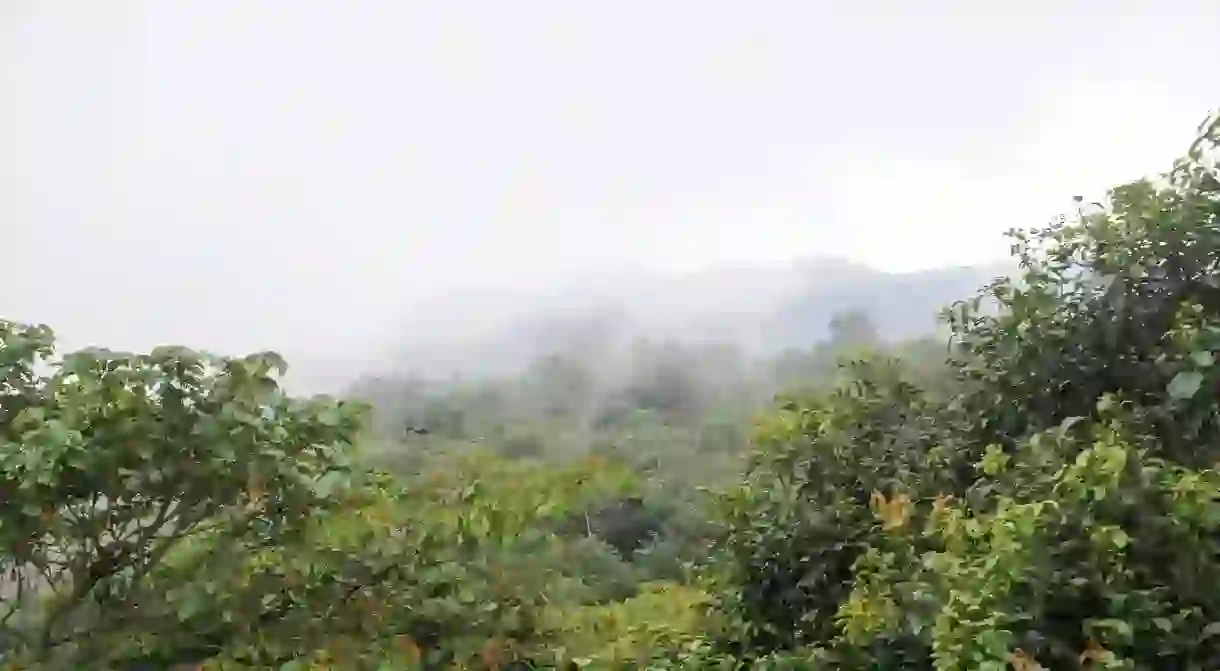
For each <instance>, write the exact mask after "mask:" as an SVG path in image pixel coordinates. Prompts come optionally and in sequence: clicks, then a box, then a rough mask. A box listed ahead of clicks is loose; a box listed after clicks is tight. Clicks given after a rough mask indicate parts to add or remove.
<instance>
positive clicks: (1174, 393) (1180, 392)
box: [1165, 370, 1203, 401]
mask: <svg viewBox="0 0 1220 671" xmlns="http://www.w3.org/2000/svg"><path fill="white" fill-rule="evenodd" d="M1202 385H1203V373H1200V372H1198V371H1193V370H1184V371H1182V372H1181V373H1178V374H1177V375H1175V376H1174V378H1173V380H1171V381H1170V382H1169V386H1167V387H1166V388H1165V391H1166V392H1167V393H1168V394H1169V397H1170V398H1173V399H1176V400H1179V401H1181V400H1185V399H1188V398H1190V397H1192V396H1194V395H1195V393H1197V392H1198V391H1199V387H1201V386H1202Z"/></svg>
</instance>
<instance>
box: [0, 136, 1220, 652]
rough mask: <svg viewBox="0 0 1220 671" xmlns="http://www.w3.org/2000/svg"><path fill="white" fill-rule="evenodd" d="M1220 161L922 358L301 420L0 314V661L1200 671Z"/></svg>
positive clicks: (1033, 272) (831, 361)
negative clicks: (60, 347)
mask: <svg viewBox="0 0 1220 671" xmlns="http://www.w3.org/2000/svg"><path fill="white" fill-rule="evenodd" d="M1218 144H1220V120H1218V119H1217V118H1215V117H1213V118H1212V119H1210V120H1209V122H1208V123H1205V124H1204V125H1203V126H1202V127H1201V128H1200V134H1199V138H1198V140H1197V141H1196V142H1195V143H1194V144H1193V145H1192V146H1191V147H1190V148H1189V152H1188V154H1187V156H1185V157H1184V158H1182V159H1181V160H1180V161H1178V162H1177V163H1176V164H1175V165H1174V166H1173V167H1172V169H1171V170H1169V171H1168V172H1166V173H1165V174H1163V175H1162V176H1160V177H1158V178H1157V179H1149V180H1141V181H1137V182H1133V183H1129V184H1124V185H1121V186H1118V187H1116V188H1114V189H1112V190H1111V192H1110V193H1109V195H1108V198H1107V200H1106V202H1104V203H1098V204H1086V203H1083V202H1081V203H1079V206H1080V209H1079V216H1078V217H1070V218H1068V219H1067V220H1066V221H1062V222H1059V223H1055V224H1053V225H1050V226H1046V227H1042V228H1036V229H1027V230H1022V231H1014V232H1013V233H1012V234H1011V235H1012V239H1013V254H1014V256H1015V258H1016V260H1018V261H1019V262H1020V264H1021V265H1020V272H1019V274H1018V275H1017V276H1016V277H1013V278H998V279H997V280H996V281H995V282H993V283H992V284H990V285H988V286H986V287H982V288H981V289H980V291H979V293H978V294H977V295H976V296H974V297H963V298H964V300H963V301H961V302H959V303H957V304H955V305H953V306H949V307H947V309H946V311H945V313H944V321H945V329H946V334H947V335H946V336H945V337H943V338H939V337H929V338H928V339H925V340H920V341H914V342H890V341H888V340H887V339H886V338H885V337H884V334H879V333H877V332H876V329H875V328H873V327H872V326H871V325H870V323H869V318H868V315H867V314H863V313H859V312H852V313H844V314H842V315H840V316H839V317H837V318H836V319H835V321H834V323H832V325H831V329H830V332H831V334H832V335H831V337H830V338H829V339H828V340H827V341H826V342H822V343H818V344H816V346H813V345H814V344H813V343H811V347H810V349H809V350H808V351H799V352H798V351H791V352H786V353H783V354H781V355H779V356H776V357H770V358H760V357H755V356H747V355H745V354H742V353H740V352H738V351H736V350H734V349H733V348H728V347H718V346H710V345H708V346H696V345H691V344H682V343H676V342H639V343H635V344H634V345H632V346H631V347H629V348H627V349H626V350H624V351H620V352H616V353H606V352H602V353H591V354H588V355H587V356H585V357H583V358H582V357H579V356H573V355H564V356H561V355H556V356H552V357H548V358H544V359H542V360H539V361H538V362H536V364H535V365H533V366H531V367H529V368H528V369H526V370H524V371H522V372H521V373H520V374H519V375H515V376H504V377H501V378H494V379H490V378H488V379H477V380H449V381H443V382H438V381H434V380H424V379H417V378H411V377H409V376H407V377H395V376H386V377H382V378H377V379H366V380H364V381H362V382H361V383H360V384H358V385H356V386H355V387H354V388H353V389H352V391H351V393H350V394H349V395H348V397H346V398H344V399H333V398H327V397H317V398H312V399H297V398H292V397H289V396H287V395H286V394H284V393H283V392H282V391H281V390H280V387H279V386H278V384H277V382H276V379H277V376H278V374H280V373H281V372H282V370H283V368H284V366H285V364H284V362H283V361H282V360H280V359H279V358H278V357H277V356H276V355H274V354H271V353H261V354H255V355H251V356H247V357H241V358H226V357H219V356H214V355H211V354H207V353H203V352H197V351H193V350H190V349H186V348H177V347H165V348H159V349H156V350H154V351H152V352H151V353H147V354H125V353H119V352H112V351H105V350H86V351H80V352H74V353H68V354H65V355H59V354H57V353H56V351H55V338H54V334H53V333H52V331H51V330H50V329H48V328H47V327H44V326H30V325H25V324H21V323H17V322H9V321H0V553H2V555H0V561H2V562H3V565H2V566H0V598H2V599H3V605H2V607H0V650H2V652H0V655H2V656H0V667H2V668H5V669H13V670H16V669H85V668H89V669H101V668H109V669H131V670H135V669H171V668H182V669H187V668H189V669H209V670H212V669H279V670H281V671H291V670H294V669H299V670H304V669H356V670H359V669H368V670H370V671H375V670H382V669H488V670H490V669H502V670H507V669H530V668H540V669H573V668H588V669H758V670H763V669H810V670H812V669H861V670H864V669H935V670H937V671H956V670H966V669H984V670H986V669H996V670H998V669H1006V668H1013V669H1016V671H1034V670H1037V669H1076V668H1092V669H1166V670H1175V671H1177V670H1187V669H1200V670H1202V669H1216V668H1220V589H1217V586H1220V470H1218V468H1220V402H1218V400H1220V397H1218V393H1217V392H1218V391H1220V365H1218V364H1217V357H1220V181H1218V177H1220V173H1218V171H1217V162H1216V161H1217V147H1218ZM979 215H980V216H985V215H986V213H979Z"/></svg>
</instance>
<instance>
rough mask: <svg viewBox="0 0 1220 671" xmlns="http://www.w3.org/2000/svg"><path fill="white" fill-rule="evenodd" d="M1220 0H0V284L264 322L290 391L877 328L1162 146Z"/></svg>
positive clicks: (136, 344)
mask: <svg viewBox="0 0 1220 671" xmlns="http://www.w3.org/2000/svg"><path fill="white" fill-rule="evenodd" d="M1218 25H1220V6H1217V5H1216V3H1213V2H1208V1H1206V0H1197V1H1193V2H1192V1H1187V0H1183V1H1182V2H1176V3H1169V4H1149V3H1110V2H1106V3H1103V2H1101V1H1100V0H1097V1H1089V2H1076V3H1058V2H1055V3H1052V2H1029V3H1022V4H1021V5H1020V7H1019V8H1017V7H1016V6H1012V7H1008V8H1005V9H1003V10H1001V9H998V8H996V7H991V6H989V7H986V8H984V7H982V6H981V5H978V4H970V3H959V2H942V1H937V2H925V3H920V4H919V5H918V7H915V6H912V5H908V4H903V3H897V2H860V3H853V4H851V5H850V7H848V6H846V5H839V4H818V3H802V2H774V3H767V4H766V5H765V6H761V5H749V6H747V5H745V4H740V3H708V2H688V1H675V2H670V3H665V4H664V5H658V4H656V3H649V4H643V3H632V2H627V3H622V2H619V3H597V4H592V5H591V4H587V3H586V4H580V5H575V4H572V3H560V2H535V3H528V4H526V5H521V4H514V5H511V6H510V5H506V4H503V3H493V2H471V3H463V4H461V5H453V4H443V3H374V2H351V1H343V2H340V1H338V0H313V1H307V2H297V3H293V4H291V5H286V4H283V3H273V2H262V1H251V0H243V1H238V0H207V1H202V0H201V1H194V2H190V1H185V2H175V3H165V2H151V1H148V2H139V1H135V0H128V1H123V0H116V1H113V2H107V3H97V2H91V1H89V0H56V1H46V0H10V1H9V2H5V3H4V4H3V7H0V91H3V92H4V101H3V104H0V208H3V209H2V210H0V227H2V228H0V234H2V236H3V243H4V244H3V247H2V249H3V253H4V261H3V263H4V268H5V270H6V281H5V282H4V283H3V284H2V285H0V316H3V317H5V318H8V319H15V320H18V321H23V322H35V323H38V322H45V323H47V324H50V325H51V326H53V327H54V328H56V330H57V331H58V332H59V334H60V335H61V340H62V343H63V345H64V346H65V347H67V348H76V347H82V346H85V345H102V346H107V347H112V348H116V349H136V350H139V349H147V348H149V347H151V346H153V345H156V344H159V343H182V344H189V345H192V346H196V347H200V348H207V349H212V350H216V351H220V352H223V353H240V352H245V351H250V350H256V349H274V350H277V351H280V352H281V353H283V354H284V355H285V356H286V357H287V358H288V360H289V362H290V364H291V365H292V374H291V376H290V383H291V385H292V386H293V387H294V388H296V389H300V390H303V391H336V390H339V389H342V388H344V387H345V386H347V385H349V384H350V383H351V382H352V381H353V380H355V379H356V378H358V377H359V376H360V375H363V374H366V373H368V372H370V371H373V372H376V371H383V370H384V371H422V372H427V373H429V374H432V375H438V376H443V375H448V374H451V373H454V372H463V373H465V374H483V373H491V372H496V371H505V370H511V369H515V368H520V367H521V366H523V365H528V362H530V361H532V360H534V359H535V358H537V357H538V356H542V355H544V354H546V353H548V352H551V351H557V350H563V349H564V348H569V349H570V348H574V347H580V346H584V345H581V343H580V339H581V338H588V337H592V336H593V335H596V336H598V337H600V338H603V339H610V340H614V341H615V342H622V343H629V342H634V341H637V340H639V339H640V338H648V339H659V340H664V339H673V338H677V339H680V340H683V341H687V342H694V343H700V342H702V343H717V342H721V343H733V344H734V345H736V346H740V347H742V348H743V349H744V350H746V351H748V352H755V353H760V354H767V353H775V352H778V351H782V350H783V349H785V348H789V347H801V346H808V345H812V344H813V342H815V341H816V340H817V339H818V338H819V337H821V336H822V335H824V329H825V326H826V321H827V320H828V319H829V317H830V316H831V315H832V314H834V313H836V312H840V311H842V310H845V309H855V308H863V309H866V310H867V311H868V312H869V313H870V315H871V316H872V317H873V319H875V320H877V321H878V322H879V324H880V330H881V331H882V332H884V333H886V334H887V335H890V336H893V337H895V338H900V337H906V336H910V335H914V334H917V333H919V332H925V331H929V330H931V329H932V328H934V320H933V314H934V312H935V309H936V308H937V307H940V306H942V305H943V304H945V303H946V302H947V301H949V300H953V299H955V298H962V297H965V296H964V295H963V293H966V292H968V290H969V288H970V287H973V286H978V284H980V283H981V282H983V281H986V279H988V278H990V277H991V276H993V275H994V274H996V272H997V268H1001V266H1002V259H1004V258H1005V256H1006V254H1007V242H1006V241H1005V240H1004V238H1003V236H1002V235H1001V234H1002V232H1003V231H1004V230H1007V229H1008V228H1010V227H1014V226H1036V225H1039V224H1041V223H1043V222H1045V221H1048V220H1050V219H1051V218H1052V217H1054V216H1056V215H1058V214H1061V213H1063V212H1065V211H1070V208H1071V200H1070V199H1071V197H1072V196H1074V195H1085V196H1087V197H1089V198H1099V197H1101V195H1102V190H1104V189H1105V188H1106V187H1107V186H1109V185H1111V184H1114V183H1118V182H1121V181H1124V180H1127V179H1130V178H1133V177H1137V176H1139V175H1140V174H1143V173H1144V172H1146V171H1147V170H1148V169H1149V166H1165V167H1168V163H1169V161H1171V160H1172V159H1173V158H1174V157H1175V156H1177V155H1179V154H1180V153H1181V151H1182V150H1183V149H1184V148H1185V146H1186V144H1188V143H1189V141H1190V139H1191V136H1190V130H1191V129H1193V128H1194V127H1195V124H1196V123H1197V122H1198V121H1200V120H1201V119H1202V117H1203V116H1204V115H1205V114H1206V112H1207V111H1208V109H1209V107H1210V105H1212V104H1213V103H1214V101H1213V100H1211V99H1210V98H1209V96H1211V95H1212V94H1213V93H1214V72H1213V70H1214V63H1216V62H1220V44H1217V42H1216V40H1215V39H1214V35H1215V28H1216V26H1218ZM1065 188H1067V189H1071V192H1067V191H1064V189H1065ZM997 264H1001V265H997ZM904 273H915V274H904Z"/></svg>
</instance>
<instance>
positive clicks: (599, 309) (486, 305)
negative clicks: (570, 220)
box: [391, 259, 1011, 376]
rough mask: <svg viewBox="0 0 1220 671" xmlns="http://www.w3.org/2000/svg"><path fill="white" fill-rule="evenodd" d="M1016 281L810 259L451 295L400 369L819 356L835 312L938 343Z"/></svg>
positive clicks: (410, 335)
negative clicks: (606, 358)
mask: <svg viewBox="0 0 1220 671" xmlns="http://www.w3.org/2000/svg"><path fill="white" fill-rule="evenodd" d="M1009 274H1011V264H1005V265H999V264H997V265H988V266H967V267H958V268H944V269H937V270H930V271H921V272H915V273H888V272H884V271H879V270H875V269H872V268H868V267H865V266H861V265H856V264H852V263H848V262H844V261H838V260H832V259H812V260H803V261H799V262H794V263H792V264H790V265H786V266H778V265H777V266H765V265H736V266H729V267H715V268H710V269H707V270H704V271H701V272H697V273H688V274H669V275H666V274H661V273H655V272H646V271H641V272H623V273H618V274H600V275H590V276H588V277H585V278H580V279H577V280H574V281H570V282H568V283H566V284H562V285H556V286H554V287H552V288H550V289H549V290H547V291H535V292H520V291H518V292H512V291H508V290H496V289H488V290H482V291H470V292H466V293H458V294H448V295H444V296H440V297H437V298H435V299H432V300H430V301H427V302H425V303H423V304H421V305H419V306H417V307H416V308H415V309H414V310H412V314H413V315H414V317H413V319H412V320H411V321H410V322H407V323H404V325H403V327H402V329H401V330H402V332H403V333H404V335H403V337H402V338H401V345H400V346H399V347H398V348H397V350H396V352H395V353H394V355H393V357H392V359H393V361H392V362H391V368H392V369H395V370H398V371H400V372H413V373H418V374H422V375H425V376H448V375H450V374H452V373H460V374H464V375H479V374H487V373H493V374H494V373H508V372H513V371H517V370H520V369H521V367H523V366H524V365H526V364H528V363H529V362H532V361H534V360H536V359H537V358H539V357H542V356H546V355H549V354H555V353H561V354H568V355H574V356H589V355H591V354H592V353H593V352H597V351H604V350H605V349H615V348H618V347H622V346H625V345H627V344H629V343H630V342H632V341H634V340H637V339H649V340H672V341H676V342H680V343H687V344H698V343H703V344H708V343H715V344H727V345H734V346H736V347H740V348H742V349H743V350H745V351H746V352H747V353H750V354H754V355H764V356H766V355H773V354H776V353H778V352H780V351H782V350H785V349H790V348H792V349H807V348H809V347H811V346H812V345H813V344H815V343H817V342H819V341H821V340H823V339H825V338H826V337H827V335H828V333H827V325H828V324H829V322H830V320H831V319H832V318H833V317H834V316H835V315H836V314H840V313H844V312H849V311H860V312H863V313H865V314H867V315H868V316H869V317H870V318H871V319H872V321H873V322H874V323H875V324H876V325H877V326H878V330H879V331H880V332H881V334H882V336H883V337H884V338H886V339H887V340H895V341H897V340H904V339H908V338H912V337H917V336H921V335H927V334H930V333H932V332H933V331H934V329H935V327H936V314H937V312H938V310H940V309H941V308H943V307H946V306H948V305H950V304H951V303H953V302H954V301H957V300H960V299H963V298H966V297H968V296H970V295H972V294H973V293H974V292H975V291H976V290H977V289H978V288H979V287H980V286H982V285H983V284H985V283H987V282H989V281H990V280H991V279H993V278H995V277H997V276H1001V275H1009ZM423 333H426V334H427V336H426V337H424V336H422V335H417V334H423Z"/></svg>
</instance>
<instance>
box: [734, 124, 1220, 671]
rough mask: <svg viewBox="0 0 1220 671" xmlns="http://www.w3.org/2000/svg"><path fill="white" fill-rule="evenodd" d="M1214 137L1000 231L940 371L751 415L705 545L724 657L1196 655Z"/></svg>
mask: <svg viewBox="0 0 1220 671" xmlns="http://www.w3.org/2000/svg"><path fill="white" fill-rule="evenodd" d="M1218 144H1220V117H1213V118H1212V119H1211V120H1210V121H1209V122H1208V123H1207V124H1205V126H1204V127H1202V128H1201V135H1200V137H1199V140H1198V141H1197V142H1196V143H1195V144H1194V145H1193V146H1192V147H1191V149H1190V152H1189V153H1188V155H1187V157H1186V158H1185V159H1183V160H1182V161H1179V162H1178V163H1176V164H1175V166H1174V168H1173V170H1172V171H1171V172H1170V173H1168V174H1167V175H1165V176H1164V177H1163V178H1162V179H1159V180H1142V181H1139V182H1134V183H1131V184H1127V185H1123V186H1120V187H1117V188H1115V189H1114V190H1112V192H1111V194H1110V198H1109V200H1108V203H1107V204H1105V205H1104V206H1102V207H1100V208H1098V209H1097V210H1096V211H1093V212H1089V213H1085V212H1081V216H1080V217H1079V219H1078V220H1075V221H1066V222H1063V223H1061V224H1059V225H1055V226H1052V227H1049V228H1046V229H1040V230H1032V231H1026V232H1013V233H1012V235H1013V237H1014V239H1015V240H1014V248H1013V250H1014V254H1016V255H1017V257H1018V258H1019V259H1020V260H1021V262H1022V267H1023V269H1024V270H1023V274H1022V276H1021V277H1020V278H1017V279H1016V280H1007V279H1002V280H998V281H996V282H994V283H992V284H991V285H989V286H988V287H986V288H985V289H984V290H983V291H982V292H980V294H979V296H977V297H976V298H975V299H973V300H970V301H965V302H962V303H960V304H958V305H956V306H955V307H954V308H953V309H952V310H951V311H950V313H949V317H950V326H951V328H952V331H953V335H952V349H951V359H952V361H951V363H952V365H951V366H950V367H949V368H948V369H947V371H945V372H942V373H941V374H940V375H939V377H940V380H938V381H932V380H929V382H932V384H929V385H928V386H926V387H925V386H923V385H919V384H915V383H914V381H913V380H911V379H909V378H908V377H907V372H906V371H903V370H901V369H900V368H894V367H890V366H888V365H882V366H880V367H879V366H878V365H877V364H875V363H867V362H864V363H857V364H854V365H852V366H850V367H849V368H848V369H847V371H846V375H845V381H844V384H843V385H842V386H841V387H840V389H839V390H837V391H834V392H830V393H828V394H815V395H813V396H811V397H805V398H803V399H800V400H798V401H795V402H793V403H790V404H788V405H786V406H784V407H783V408H782V409H781V410H779V411H777V412H775V413H773V414H772V415H771V417H770V419H769V421H768V422H766V423H765V424H764V426H763V427H762V428H761V429H760V431H759V433H758V434H757V435H756V437H755V444H756V450H755V454H754V461H753V464H752V466H751V469H750V472H749V474H748V476H747V478H746V480H745V481H744V482H743V483H742V485H741V486H740V487H739V488H737V489H736V490H735V491H734V492H733V494H732V495H731V496H730V497H728V498H727V499H726V500H725V507H726V514H725V524H726V528H725V531H724V535H723V537H722V539H721V541H720V543H721V547H722V549H723V553H724V560H725V562H726V563H725V566H723V567H722V571H721V574H720V576H719V579H720V580H721V581H722V582H721V584H722V585H724V586H725V588H726V589H725V592H724V595H723V600H722V605H721V608H722V610H723V611H724V612H725V613H726V614H728V615H730V616H732V617H735V618H737V619H738V620H739V621H740V624H741V628H740V630H739V631H738V633H737V634H736V635H735V636H734V637H733V638H731V639H730V641H731V642H733V643H735V645H736V646H737V647H738V649H741V650H743V651H744V653H745V654H744V657H745V658H746V659H750V658H755V659H758V658H762V657H765V656H767V655H769V654H775V653H782V654H788V655H796V656H798V657H801V658H804V659H812V660H820V661H818V662H817V663H818V664H822V665H823V666H825V667H826V668H874V669H875V668H887V669H889V668H894V669H896V668H904V669H908V668H929V669H931V668H935V669H938V670H944V671H948V670H957V669H963V670H964V669H1002V668H1007V667H1008V666H1010V665H1011V666H1013V667H1014V668H1017V669H1023V670H1031V669H1042V668H1052V669H1054V668H1073V667H1075V666H1076V665H1086V666H1091V667H1092V668H1147V669H1184V668H1215V667H1216V666H1217V665H1220V597H1218V596H1217V595H1216V593H1215V591H1214V590H1206V589H1200V588H1199V587H1198V586H1199V585H1204V584H1207V585H1210V584H1215V583H1216V581H1217V580H1220V560H1218V558H1220V473H1218V471H1217V467H1216V465H1215V464H1216V462H1217V458H1218V457H1220V450H1218V448H1217V447H1216V446H1217V445H1218V444H1220V440H1218V439H1220V433H1218V432H1220V425H1218V413H1220V403H1218V402H1217V401H1218V398H1217V394H1216V390H1217V389H1218V388H1220V386H1218V383H1220V367H1217V366H1215V363H1214V362H1215V356H1216V355H1215V353H1216V352H1217V351H1220V280H1218V279H1217V278H1220V181H1218V179H1217V175H1218V172H1217V164H1216V160H1217V155H1218V152H1217V149H1218ZM928 372H933V371H928ZM925 376H926V372H925V373H921V374H920V377H921V378H922V377H925Z"/></svg>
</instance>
